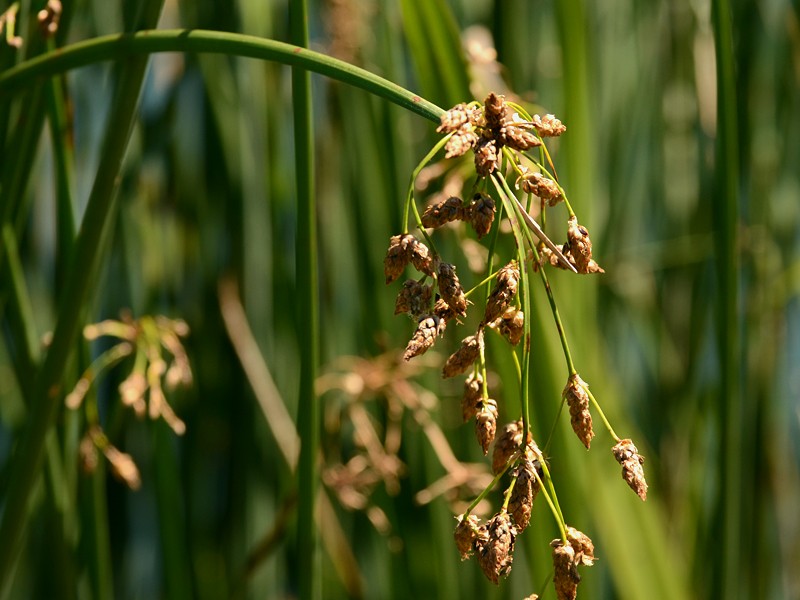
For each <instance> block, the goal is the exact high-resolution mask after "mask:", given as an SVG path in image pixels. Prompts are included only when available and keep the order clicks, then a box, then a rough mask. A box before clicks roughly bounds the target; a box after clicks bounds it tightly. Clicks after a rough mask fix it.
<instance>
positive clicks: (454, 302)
mask: <svg viewBox="0 0 800 600" xmlns="http://www.w3.org/2000/svg"><path fill="white" fill-rule="evenodd" d="M439 293H440V294H441V295H442V299H443V300H444V301H445V302H447V304H448V306H450V308H451V309H452V310H454V311H455V312H456V313H458V314H460V315H464V314H466V312H467V298H466V296H464V290H463V289H462V288H461V282H460V281H459V280H458V276H457V275H456V268H455V266H454V265H451V264H450V263H445V262H443V263H439Z"/></svg>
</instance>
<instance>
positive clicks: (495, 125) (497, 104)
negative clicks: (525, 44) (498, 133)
mask: <svg viewBox="0 0 800 600" xmlns="http://www.w3.org/2000/svg"><path fill="white" fill-rule="evenodd" d="M507 114H508V106H506V97H505V96H502V95H500V94H495V93H494V92H489V95H488V96H486V99H485V100H484V101H483V116H484V118H485V119H486V126H487V127H488V128H489V129H500V127H502V125H503V123H505V121H506V119H507Z"/></svg>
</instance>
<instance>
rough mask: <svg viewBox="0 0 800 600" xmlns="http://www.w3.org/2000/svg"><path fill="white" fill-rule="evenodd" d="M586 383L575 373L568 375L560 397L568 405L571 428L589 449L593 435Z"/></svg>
mask: <svg viewBox="0 0 800 600" xmlns="http://www.w3.org/2000/svg"><path fill="white" fill-rule="evenodd" d="M587 387H588V385H587V383H586V382H585V381H583V379H581V378H580V376H579V375H578V374H577V373H575V374H573V375H570V377H569V379H568V380H567V385H566V387H565V388H564V391H563V392H562V397H564V398H565V399H566V400H567V405H568V406H569V415H570V424H571V425H572V430H573V431H574V432H575V435H577V436H578V439H579V440H580V441H581V443H582V444H583V445H584V446H586V449H587V450H588V449H589V446H590V445H591V443H592V438H593V437H594V430H593V429H592V415H591V413H589V393H588V392H587V391H586V388H587Z"/></svg>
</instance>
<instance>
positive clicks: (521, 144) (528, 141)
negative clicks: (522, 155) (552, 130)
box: [498, 113, 542, 152]
mask: <svg viewBox="0 0 800 600" xmlns="http://www.w3.org/2000/svg"><path fill="white" fill-rule="evenodd" d="M530 129H531V125H530V124H529V123H525V122H524V121H521V120H519V116H518V115H517V114H516V113H515V114H514V118H513V119H512V120H511V121H509V122H507V123H506V124H505V125H503V127H501V128H500V132H499V135H498V137H499V138H500V139H501V140H502V141H503V144H505V145H506V146H508V147H509V148H513V149H514V150H518V151H520V152H525V151H526V150H531V149H532V148H537V147H538V146H541V145H542V140H540V139H539V137H538V136H537V135H536V134H535V133H533V132H532V131H530Z"/></svg>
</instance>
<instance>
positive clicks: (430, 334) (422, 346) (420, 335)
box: [403, 315, 442, 360]
mask: <svg viewBox="0 0 800 600" xmlns="http://www.w3.org/2000/svg"><path fill="white" fill-rule="evenodd" d="M441 332H442V329H441V319H439V317H437V316H436V315H423V316H422V317H421V318H420V320H419V322H418V323H417V329H416V331H415V332H414V335H413V336H412V337H411V340H409V342H408V345H407V346H406V351H405V352H404V353H403V360H411V359H412V358H414V357H415V356H419V355H420V354H425V353H426V352H427V351H428V350H429V349H430V348H431V346H433V344H434V342H435V341H436V336H437V335H440V334H441Z"/></svg>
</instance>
